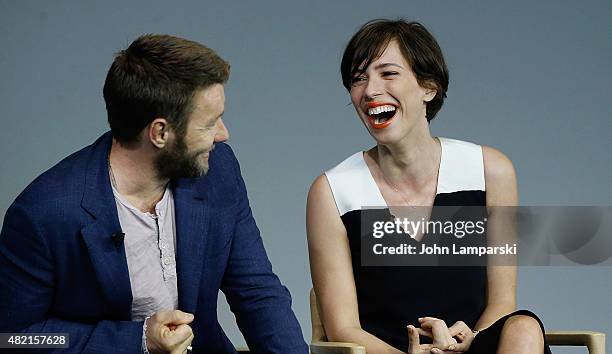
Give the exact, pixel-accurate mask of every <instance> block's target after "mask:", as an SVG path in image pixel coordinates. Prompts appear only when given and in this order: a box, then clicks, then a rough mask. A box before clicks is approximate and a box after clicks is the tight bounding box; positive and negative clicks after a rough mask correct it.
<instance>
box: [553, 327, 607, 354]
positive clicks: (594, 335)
mask: <svg viewBox="0 0 612 354" xmlns="http://www.w3.org/2000/svg"><path fill="white" fill-rule="evenodd" d="M546 341H547V342H548V344H550V345H585V346H586V347H587V349H588V350H589V354H605V352H606V335H605V334H604V333H601V332H591V331H547V332H546Z"/></svg>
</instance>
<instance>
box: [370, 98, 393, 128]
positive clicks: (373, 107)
mask: <svg viewBox="0 0 612 354" xmlns="http://www.w3.org/2000/svg"><path fill="white" fill-rule="evenodd" d="M395 112H397V107H396V106H395V105H394V104H390V103H380V102H370V103H368V112H367V114H368V120H369V121H370V125H371V126H372V128H374V129H383V128H386V127H387V126H389V124H391V121H392V120H393V118H394V117H395Z"/></svg>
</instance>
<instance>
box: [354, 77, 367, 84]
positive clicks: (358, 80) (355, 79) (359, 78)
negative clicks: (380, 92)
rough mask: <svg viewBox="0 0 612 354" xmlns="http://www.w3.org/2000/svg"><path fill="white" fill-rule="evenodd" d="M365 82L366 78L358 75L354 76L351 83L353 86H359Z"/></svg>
mask: <svg viewBox="0 0 612 354" xmlns="http://www.w3.org/2000/svg"><path fill="white" fill-rule="evenodd" d="M365 80H366V77H365V76H364V75H359V76H355V77H354V78H353V80H351V83H352V84H353V85H356V84H359V83H360V82H364V81H365Z"/></svg>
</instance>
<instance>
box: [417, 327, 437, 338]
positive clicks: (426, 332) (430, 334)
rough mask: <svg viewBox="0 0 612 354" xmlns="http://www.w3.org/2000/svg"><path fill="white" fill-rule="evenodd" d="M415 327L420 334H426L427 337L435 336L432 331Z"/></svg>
mask: <svg viewBox="0 0 612 354" xmlns="http://www.w3.org/2000/svg"><path fill="white" fill-rule="evenodd" d="M415 329H416V330H417V332H418V333H419V335H421V336H425V337H429V338H433V334H432V333H431V331H428V330H425V329H423V328H418V327H415Z"/></svg>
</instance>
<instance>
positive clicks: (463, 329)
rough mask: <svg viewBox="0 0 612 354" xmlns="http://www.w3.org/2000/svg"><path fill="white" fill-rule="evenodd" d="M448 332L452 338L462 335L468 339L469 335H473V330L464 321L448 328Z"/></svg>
mask: <svg viewBox="0 0 612 354" xmlns="http://www.w3.org/2000/svg"><path fill="white" fill-rule="evenodd" d="M448 332H449V333H450V335H451V336H452V337H455V336H456V335H457V334H459V333H461V334H463V335H464V336H466V337H467V335H468V334H469V333H472V329H471V328H470V327H468V325H467V324H465V322H463V321H457V322H455V324H454V325H452V326H450V327H449V328H448Z"/></svg>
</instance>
